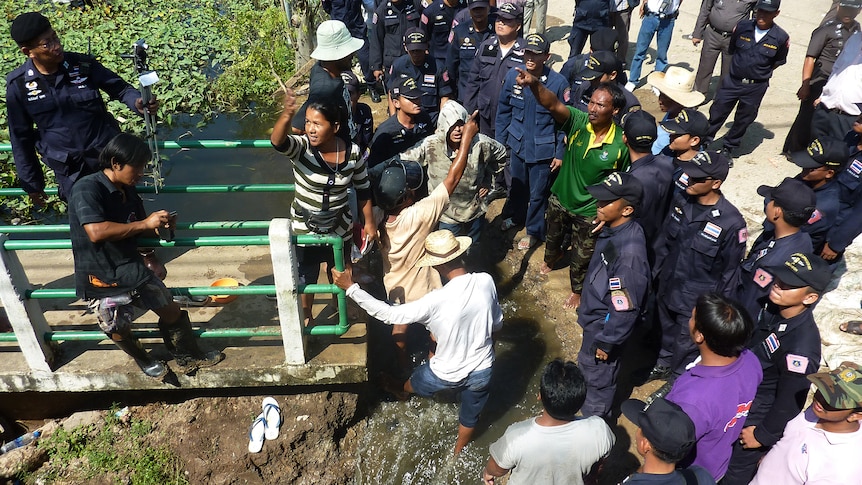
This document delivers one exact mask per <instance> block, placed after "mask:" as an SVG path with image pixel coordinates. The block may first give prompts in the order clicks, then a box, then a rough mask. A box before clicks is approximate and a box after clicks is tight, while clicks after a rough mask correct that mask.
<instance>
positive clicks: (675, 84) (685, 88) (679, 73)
mask: <svg viewBox="0 0 862 485" xmlns="http://www.w3.org/2000/svg"><path fill="white" fill-rule="evenodd" d="M647 82H648V83H650V84H651V85H652V86H653V87H655V88H656V89H658V90H659V91H661V92H662V93H664V94H665V95H667V97H669V98H670V99H672V100H674V101H676V102H677V103H679V104H681V105H683V106H685V107H686V108H694V107H695V106H700V105H701V104H703V101H704V100H705V99H706V96H704V95H703V93H701V92H698V91H695V90H694V72H692V71H689V70H688V69H686V68H684V67H680V66H670V67H668V68H667V71H666V72H660V71H653V72H652V73H650V75H649V76H647Z"/></svg>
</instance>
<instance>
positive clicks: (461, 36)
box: [446, 19, 493, 104]
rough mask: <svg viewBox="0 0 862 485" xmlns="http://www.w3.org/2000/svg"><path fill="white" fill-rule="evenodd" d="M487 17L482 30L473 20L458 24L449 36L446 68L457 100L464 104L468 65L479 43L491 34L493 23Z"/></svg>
mask: <svg viewBox="0 0 862 485" xmlns="http://www.w3.org/2000/svg"><path fill="white" fill-rule="evenodd" d="M490 22H491V20H490V19H489V23H488V28H486V29H485V30H482V31H478V30H476V28H475V27H474V26H473V20H472V19H469V21H468V22H465V23H462V24H458V25H456V26H455V27H453V28H452V33H451V35H450V36H449V52H448V53H447V54H446V70H447V72H448V73H449V82H450V83H452V85H453V86H457V88H458V89H457V91H458V93H457V94H458V101H459V102H460V103H461V104H464V97H463V96H464V93H466V92H467V87H466V85H467V81H469V80H470V66H472V65H473V60H474V59H475V58H476V50H477V49H478V48H479V44H481V43H482V42H484V41H485V40H486V39H488V37H490V36H491V35H492V34H493V30H492V29H491V28H492V27H493V24H492V23H490Z"/></svg>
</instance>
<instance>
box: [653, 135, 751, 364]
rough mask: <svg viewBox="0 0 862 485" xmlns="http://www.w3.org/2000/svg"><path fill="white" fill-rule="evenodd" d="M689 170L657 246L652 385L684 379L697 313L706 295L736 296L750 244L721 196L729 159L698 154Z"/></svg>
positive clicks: (738, 217)
mask: <svg viewBox="0 0 862 485" xmlns="http://www.w3.org/2000/svg"><path fill="white" fill-rule="evenodd" d="M684 170H685V173H686V175H688V178H687V180H688V186H687V187H686V189H685V192H684V193H678V194H676V195H675V196H674V198H673V200H672V202H671V208H670V211H668V216H667V218H665V221H664V224H663V225H662V230H661V233H660V234H659V236H658V239H657V240H656V243H655V258H656V263H655V268H653V275H654V277H655V281H656V283H657V286H658V293H657V301H658V316H659V320H660V322H661V329H662V338H661V350H660V353H659V357H658V362H657V363H656V366H655V368H654V369H653V371H652V372H651V373H650V380H653V379H666V378H667V377H669V376H670V375H671V373H673V374H674V375H677V376H678V375H681V374H682V373H683V372H684V370H685V366H686V365H687V364H689V363H691V362H692V361H693V360H694V358H695V357H696V356H697V348H696V346H695V345H694V342H692V340H691V336H690V335H689V329H688V321H689V318H690V317H691V311H692V308H694V306H695V303H696V302H697V298H698V297H699V296H700V295H702V294H704V293H709V292H717V293H720V294H722V295H724V296H728V297H729V296H731V295H732V291H733V290H734V282H735V281H736V279H735V278H736V274H737V269H738V268H739V262H740V261H741V260H742V256H743V254H744V252H745V242H746V241H747V240H748V230H747V229H746V227H745V220H744V219H743V218H742V214H740V213H739V210H738V209H737V208H736V207H734V206H733V204H731V203H730V201H728V200H727V198H725V197H724V195H723V194H722V193H721V184H722V181H724V180H725V179H726V178H727V174H728V172H729V170H730V167H729V161H728V160H727V158H725V157H723V156H721V155H720V154H719V153H716V152H699V153H698V154H697V155H696V156H695V157H694V158H692V159H691V160H690V161H689V162H686V163H685V166H684Z"/></svg>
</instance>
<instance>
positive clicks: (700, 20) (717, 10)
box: [691, 0, 756, 96]
mask: <svg viewBox="0 0 862 485" xmlns="http://www.w3.org/2000/svg"><path fill="white" fill-rule="evenodd" d="M755 3H756V0H703V3H701V4H700V13H698V15H697V22H696V23H695V25H694V31H693V32H692V33H691V43H692V44H694V45H695V46H697V45H698V44H700V43H701V41H703V47H702V48H701V51H700V61H698V64H697V74H696V75H695V78H694V89H695V91H699V92H700V93H702V94H703V95H704V96H706V95H707V94H708V93H709V82H710V81H711V80H712V71H714V70H715V62H716V61H717V60H718V55H719V54H721V76H720V77H719V79H718V86H719V87H720V86H721V80H722V79H724V78H725V77H727V75H728V73H730V55H731V54H730V36H731V35H732V34H733V30H734V29H735V28H736V24H738V23H739V21H740V20H743V19H750V18H751V11H752V9H753V8H754V4H755Z"/></svg>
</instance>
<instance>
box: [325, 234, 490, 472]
mask: <svg viewBox="0 0 862 485" xmlns="http://www.w3.org/2000/svg"><path fill="white" fill-rule="evenodd" d="M470 242H471V241H470V238H469V237H467V236H460V237H455V235H454V234H452V232H450V231H447V230H445V229H443V230H440V231H435V232H432V233H431V234H429V235H428V237H427V238H426V239H425V255H424V256H422V258H420V259H419V261H418V262H417V263H416V266H419V267H433V268H434V269H435V270H437V272H438V273H439V274H440V276H441V277H442V278H444V279H446V280H448V283H446V285H445V286H443V287H442V288H440V289H438V290H434V291H432V292H430V293H428V294H427V295H425V296H423V297H422V298H420V299H418V300H416V301H412V302H409V303H405V304H403V305H397V306H392V305H390V304H388V303H386V302H383V301H380V300H378V299H376V298H374V297H373V296H371V295H369V294H368V293H367V292H366V291H365V290H363V289H362V288H360V287H359V285H358V284H356V283H354V282H353V275H352V271H351V270H350V268H347V269H346V270H345V271H344V272H343V273H342V272H339V271H335V270H333V271H332V275H333V280H334V281H335V284H336V285H338V286H339V287H340V288H342V289H344V290H346V292H347V296H348V297H350V298H351V299H353V301H355V302H356V304H357V305H359V306H360V307H362V309H363V310H365V311H366V312H367V313H368V315H369V316H370V317H372V318H376V319H378V320H380V321H381V322H383V323H386V324H388V325H398V324H408V323H419V324H422V325H424V326H425V327H427V328H428V330H429V331H430V332H431V335H432V336H433V338H434V340H435V341H436V342H437V348H436V351H435V353H434V356H433V357H431V359H430V360H429V361H428V362H427V363H425V364H422V365H420V366H419V367H417V368H416V369H415V370H414V371H413V374H412V375H411V376H410V378H409V379H408V380H407V381H406V382H404V385H403V389H391V391H392V392H393V393H394V394H396V395H398V396H402V397H404V398H406V397H407V395H409V394H418V395H420V396H422V397H431V396H433V395H434V394H436V393H438V392H442V391H449V392H460V393H461V399H460V401H461V411H460V413H459V415H458V423H459V426H458V440H457V441H456V443H455V454H456V455H457V454H458V453H460V452H461V449H462V448H464V446H465V445H466V444H467V442H469V441H470V438H471V437H472V435H473V428H475V427H476V424H477V423H478V421H479V414H480V413H481V412H482V409H483V408H484V407H485V403H486V402H488V384H489V383H490V381H491V366H492V364H493V363H494V341H493V340H492V339H491V334H492V333H493V332H495V331H497V330H499V329H500V328H501V327H502V321H503V310H502V309H501V308H500V304H499V302H498V301H497V287H496V286H495V285H494V279H493V278H491V275H489V274H488V273H467V270H465V269H464V263H463V261H462V260H461V255H462V254H463V253H464V251H466V250H467V248H469V247H470Z"/></svg>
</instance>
